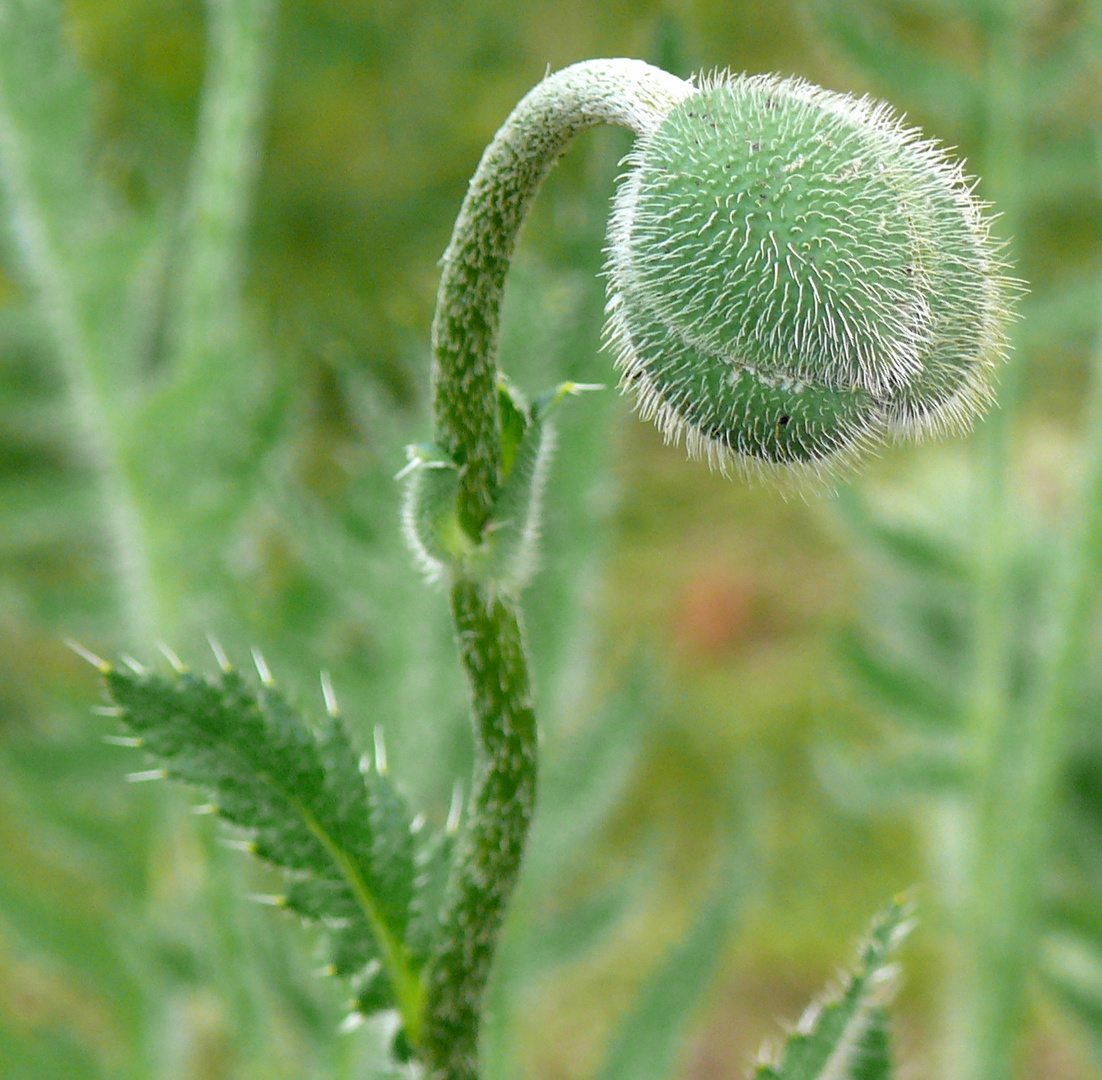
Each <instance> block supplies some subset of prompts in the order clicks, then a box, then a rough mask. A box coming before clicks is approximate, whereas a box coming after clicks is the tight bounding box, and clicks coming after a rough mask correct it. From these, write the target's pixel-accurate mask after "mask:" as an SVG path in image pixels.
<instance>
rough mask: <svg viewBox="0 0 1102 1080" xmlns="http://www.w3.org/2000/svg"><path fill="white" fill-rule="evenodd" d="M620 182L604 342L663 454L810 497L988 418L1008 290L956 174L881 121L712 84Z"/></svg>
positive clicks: (766, 85) (869, 107)
mask: <svg viewBox="0 0 1102 1080" xmlns="http://www.w3.org/2000/svg"><path fill="white" fill-rule="evenodd" d="M625 163H626V166H627V168H626V172H625V173H624V175H623V176H622V178H621V180H620V183H619V186H618V190H617V194H616V199H615V202H614V206H613V211H612V215H611V219H610V224H609V239H608V250H607V264H606V272H607V278H608V303H607V308H606V310H607V316H608V319H607V324H606V329H605V337H606V342H607V344H608V346H609V347H610V348H611V350H612V351H613V353H614V354H615V359H616V364H617V367H618V368H619V370H620V371H621V376H622V377H621V385H622V386H623V387H624V389H625V390H626V391H627V392H629V394H630V395H631V396H632V397H633V398H634V401H635V404H636V408H637V410H638V411H639V413H640V415H641V416H643V417H644V418H647V419H652V420H654V421H655V423H656V424H657V426H658V427H659V428H660V430H661V431H662V433H663V435H664V436H665V437H666V439H667V440H668V441H672V442H682V441H683V442H684V443H685V446H686V448H687V450H688V452H689V454H690V455H691V456H693V457H699V458H704V459H705V460H707V461H708V462H709V464H710V465H712V466H713V467H715V468H718V469H720V470H721V471H724V472H727V471H729V470H730V469H732V468H734V469H736V470H738V471H740V472H741V473H743V474H745V475H748V476H749V477H750V478H770V479H779V480H781V481H782V483H784V482H794V483H795V485H796V486H797V487H800V486H806V484H805V482H811V483H814V482H817V481H821V480H822V479H823V478H826V479H830V478H832V477H835V476H837V475H838V474H839V473H843V472H847V471H849V470H850V468H851V467H852V465H853V464H854V463H855V462H856V461H857V460H858V459H859V458H861V457H863V456H864V455H866V454H868V453H869V452H872V451H875V450H876V448H877V447H880V446H883V445H885V444H888V443H892V442H897V441H901V440H912V439H920V438H925V437H927V436H934V435H940V434H943V433H949V432H962V431H965V430H967V429H968V427H970V425H971V423H972V422H973V420H974V419H975V417H976V416H977V415H978V414H979V413H980V412H981V411H982V410H983V409H984V408H986V407H987V406H988V405H990V403H991V401H992V397H993V392H992V385H993V382H994V378H995V374H996V372H997V369H998V367H999V365H1000V363H1001V362H1002V360H1003V359H1004V357H1005V353H1006V349H1007V339H1006V324H1007V322H1008V319H1009V317H1010V316H1009V308H1010V304H1011V301H1012V300H1013V299H1014V298H1015V295H1016V294H1017V293H1018V292H1019V291H1020V286H1019V284H1018V283H1016V282H1014V281H1012V280H1010V279H1009V278H1007V277H1006V276H1005V274H1004V271H1005V266H1004V264H1003V262H1002V260H1001V257H1000V249H999V246H998V245H997V244H996V243H995V242H993V241H992V239H991V237H990V235H989V221H988V220H987V218H986V216H985V214H984V211H985V209H986V208H985V207H984V205H983V204H981V203H980V202H978V201H977V200H976V199H975V197H974V195H973V190H972V185H971V184H970V182H969V181H968V180H967V179H966V178H965V176H964V174H963V171H962V168H961V166H960V165H959V164H958V163H956V162H954V161H953V160H952V159H951V158H950V157H949V155H948V154H947V153H946V151H945V150H943V149H942V148H941V147H940V146H939V145H937V144H936V143H934V142H933V141H931V140H928V139H926V138H924V137H923V136H922V135H921V133H919V132H918V131H917V130H915V129H913V128H908V127H906V126H904V125H903V123H902V122H901V121H900V120H899V119H898V118H897V117H896V115H895V114H894V113H893V112H892V110H891V109H890V108H889V107H888V106H887V105H884V104H882V103H878V102H874V101H872V100H871V99H869V98H854V97H851V96H849V95H846V94H839V93H834V92H832V91H828V90H823V89H820V88H819V87H816V86H813V85H811V84H810V83H807V82H804V81H802V80H800V79H785V78H781V77H778V76H773V75H755V76H734V75H730V74H726V73H720V74H716V75H712V76H709V77H706V78H704V79H702V80H701V81H700V83H699V85H698V87H697V89H696V91H695V92H694V93H693V94H690V95H689V96H688V97H686V98H685V99H684V100H682V101H681V102H680V103H678V104H677V105H676V106H674V107H673V108H671V109H670V110H669V112H668V113H667V115H666V117H665V119H664V120H663V122H662V123H661V124H660V125H659V126H658V127H657V128H655V129H654V130H653V131H651V132H649V133H644V134H642V135H641V136H640V138H639V139H638V140H637V142H636V145H635V148H634V149H633V150H632V151H631V153H630V154H629V155H628V157H627V158H626V159H625Z"/></svg>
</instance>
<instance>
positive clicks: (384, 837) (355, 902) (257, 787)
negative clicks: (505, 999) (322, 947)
mask: <svg viewBox="0 0 1102 1080" xmlns="http://www.w3.org/2000/svg"><path fill="white" fill-rule="evenodd" d="M105 678H106V681H107V686H108V690H109V693H110V695H111V698H112V699H113V701H114V702H115V704H116V705H117V706H118V708H119V709H120V710H121V719H122V721H123V722H124V723H125V724H126V725H127V726H128V727H129V728H130V730H131V731H133V732H134V733H135V734H136V735H138V736H139V737H140V738H141V740H142V745H143V747H144V748H145V750H146V751H147V752H148V753H149V754H150V755H151V756H152V757H153V758H154V759H155V760H156V761H157V762H159V763H160V764H162V765H163V766H164V769H165V772H166V773H167V774H168V775H170V776H173V777H176V778H178V779H181V780H184V781H185V782H187V783H189V784H192V785H194V786H195V787H198V788H200V789H201V790H203V791H204V792H205V793H206V795H207V796H208V797H209V798H210V799H211V801H212V803H213V805H214V806H215V808H216V810H217V812H218V813H219V815H221V816H222V817H223V818H225V819H226V820H227V821H229V822H231V823H233V824H234V825H237V826H240V827H241V828H243V829H246V830H248V832H249V834H250V836H251V838H252V840H251V847H252V849H253V850H254V851H255V852H256V854H257V855H259V856H260V857H261V858H263V859H265V860H266V861H267V862H270V863H271V864H273V865H274V866H277V867H279V868H281V869H283V870H285V871H288V872H291V874H292V879H291V881H290V882H289V885H288V889H287V894H286V896H285V897H284V898H283V900H282V902H283V905H284V906H285V907H287V908H288V909H289V910H292V911H295V912H297V913H298V914H300V915H302V916H303V917H305V918H308V919H311V920H313V921H317V922H320V923H321V924H322V925H323V926H326V927H327V928H328V930H329V934H330V943H331V951H332V968H333V970H334V972H335V973H338V974H340V975H344V976H353V977H354V978H356V979H358V980H359V982H360V983H362V984H363V985H362V986H360V985H359V984H358V983H357V984H355V990H356V999H357V1001H358V1002H359V1003H361V1004H362V1005H363V1004H365V1003H366V1005H370V1007H371V1008H372V1009H377V1008H390V1007H397V1008H398V1009H399V1011H400V1013H401V1015H402V1018H403V1021H404V1023H405V1024H406V1026H407V1027H409V1028H411V1029H412V1030H413V1031H416V1029H417V1026H418V1024H419V1023H420V1007H421V996H420V995H421V988H420V982H419V978H418V972H417V970H416V968H415V966H414V963H413V960H412V957H411V955H410V950H409V948H408V946H407V945H406V943H405V940H404V931H405V928H406V923H407V921H408V910H409V902H410V898H411V896H412V891H413V861H412V842H411V840H410V829H409V814H408V810H407V809H406V807H405V802H404V800H403V799H402V798H401V796H400V795H399V794H398V793H397V792H396V791H395V789H394V787H393V784H392V783H391V782H390V780H389V779H388V778H387V777H386V776H385V775H384V774H382V773H380V772H379V770H378V769H377V768H375V769H370V770H363V771H362V770H361V768H360V765H359V758H358V755H357V754H356V753H355V751H354V749H353V747H352V745H351V742H350V740H349V738H348V734H347V731H346V730H345V728H344V725H343V724H342V723H341V722H340V721H339V720H338V719H337V718H336V717H332V716H331V717H328V718H327V720H326V721H325V722H324V723H323V724H322V725H321V726H320V727H319V729H318V730H317V731H312V730H310V729H308V728H307V727H306V726H305V725H304V724H303V723H302V722H301V720H300V719H299V718H298V716H297V715H296V713H295V712H294V711H293V710H292V709H291V708H290V706H289V705H288V703H287V702H286V700H285V699H284V698H283V697H282V695H280V694H279V693H278V692H276V691H275V690H274V689H273V688H271V687H270V686H265V687H263V688H262V689H261V690H260V691H259V692H258V693H256V692H254V691H253V690H252V689H251V688H250V686H249V685H248V684H247V683H246V682H245V680H244V679H243V678H242V677H241V676H240V675H238V674H237V673H236V672H234V671H227V672H224V673H223V674H222V675H221V676H219V677H218V678H216V679H207V678H203V677H200V676H196V675H192V674H190V673H182V674H179V675H176V676H174V677H171V678H169V677H164V676H162V675H159V674H132V673H130V672H127V671H117V670H114V669H111V670H109V671H107V672H106V675H105ZM378 971H381V972H382V976H381V978H380V977H379V975H378V974H377V972H378Z"/></svg>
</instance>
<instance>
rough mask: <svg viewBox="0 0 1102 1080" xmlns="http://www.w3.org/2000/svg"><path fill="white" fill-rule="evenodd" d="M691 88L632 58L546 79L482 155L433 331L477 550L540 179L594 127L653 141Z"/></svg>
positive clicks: (438, 397) (436, 380) (442, 409)
mask: <svg viewBox="0 0 1102 1080" xmlns="http://www.w3.org/2000/svg"><path fill="white" fill-rule="evenodd" d="M692 89H693V88H692V86H691V85H690V84H689V83H687V82H685V81H684V80H682V79H678V78H676V77H675V76H673V75H670V74H668V73H666V72H664V71H660V70H659V69H658V68H655V67H651V66H650V65H649V64H644V63H643V62H642V61H639V60H589V61H586V62H585V63H581V64H574V65H573V66H572V67H568V68H565V69H564V70H562V71H560V72H558V73H557V74H555V75H553V76H551V77H550V78H547V79H544V81H543V82H541V83H540V84H539V85H538V86H537V87H535V89H533V90H532V91H531V93H529V94H528V95H527V96H526V97H525V98H524V99H523V100H522V101H521V102H520V104H519V105H518V106H517V107H516V108H515V109H514V110H513V113H512V115H511V116H510V117H509V119H508V120H506V121H505V124H504V125H503V126H502V128H501V130H500V131H499V132H498V133H497V135H496V136H495V137H494V140H493V142H492V143H490V145H489V146H488V147H487V149H486V152H485V153H484V154H483V155H482V161H481V162H480V163H479V166H478V171H477V172H476V173H475V174H474V177H473V179H472V180H471V184H470V188H469V190H468V191H467V197H466V199H464V201H463V207H462V209H461V210H460V212H459V217H458V219H457V220H456V223H455V231H454V232H453V233H452V238H451V243H450V244H449V245H448V249H447V251H445V252H444V258H443V273H442V274H441V278H440V289H439V292H438V294H437V301H436V317H435V319H434V320H433V327H432V345H433V388H434V415H435V420H436V440H437V443H438V444H439V445H440V446H442V447H444V448H445V449H447V450H448V451H449V452H450V453H451V454H452V456H453V457H454V458H455V460H456V461H457V462H458V463H459V464H460V465H462V466H465V468H464V470H463V475H462V478H461V481H460V494H459V514H460V520H461V521H462V523H463V525H464V527H465V528H466V529H467V531H468V532H469V533H470V534H471V537H472V538H473V539H475V540H477V539H478V538H479V533H480V530H481V528H482V526H483V524H484V523H485V521H486V518H487V516H488V514H489V512H490V508H491V507H492V506H493V502H494V497H495V495H496V494H497V488H498V484H499V482H500V476H499V472H500V457H501V434H500V425H499V419H498V414H497V395H496V389H495V382H496V377H497V367H496V363H495V355H496V352H497V338H498V327H499V323H500V314H501V298H502V293H503V291H504V286H505V274H506V271H507V270H508V269H509V263H510V261H511V260H512V257H513V251H514V249H515V247H516V239H517V234H518V232H519V231H520V227H521V225H522V224H523V222H524V218H525V216H526V215H527V213H528V208H529V206H530V205H531V203H532V200H533V199H534V198H535V195H536V192H537V191H538V190H539V187H540V184H541V183H542V181H543V179H544V177H545V176H546V175H547V174H548V172H550V171H551V167H552V166H553V165H554V164H555V162H556V161H557V160H558V159H559V157H560V156H561V155H562V153H563V151H564V150H565V149H566V147H567V146H568V145H569V143H570V141H571V140H572V139H573V138H574V136H575V135H577V134H578V133H579V132H581V131H584V130H585V129H586V128H590V127H594V126H596V125H597V124H614V125H617V126H619V127H626V128H630V129H631V130H632V131H634V132H635V133H636V134H637V135H641V134H645V133H647V132H649V131H653V130H654V128H656V127H657V126H658V124H659V123H661V120H662V118H663V116H665V115H666V113H667V112H668V111H669V110H670V109H671V108H672V107H673V106H674V105H675V104H676V103H677V102H678V101H680V100H682V99H683V98H684V97H685V96H686V95H687V94H689V93H691V92H692Z"/></svg>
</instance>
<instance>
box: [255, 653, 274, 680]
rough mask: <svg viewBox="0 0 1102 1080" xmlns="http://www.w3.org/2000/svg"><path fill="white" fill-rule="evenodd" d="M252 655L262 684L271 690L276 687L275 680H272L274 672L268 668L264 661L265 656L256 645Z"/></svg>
mask: <svg viewBox="0 0 1102 1080" xmlns="http://www.w3.org/2000/svg"><path fill="white" fill-rule="evenodd" d="M252 655H253V666H254V667H255V668H256V673H257V675H258V676H259V678H260V681H261V683H263V685H264V686H266V687H268V688H269V689H270V688H271V687H273V686H275V679H273V678H272V672H271V669H270V668H269V667H268V662H267V661H266V660H265V659H264V654H263V653H262V652H261V651H260V649H258V648H257V647H256V646H255V645H254V646H253V648H252Z"/></svg>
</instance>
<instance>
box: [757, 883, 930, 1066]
mask: <svg viewBox="0 0 1102 1080" xmlns="http://www.w3.org/2000/svg"><path fill="white" fill-rule="evenodd" d="M909 916H910V905H909V904H907V903H905V902H902V901H896V902H895V903H893V904H892V905H891V907H889V908H888V910H887V911H886V912H884V914H882V915H881V916H880V917H879V918H878V919H877V920H876V922H875V923H874V924H873V927H872V930H871V931H870V933H869V936H868V938H867V940H866V941H865V943H864V944H863V945H862V947H861V949H860V951H859V954H858V962H857V967H856V969H855V970H854V972H853V973H852V974H851V975H850V976H849V978H848V979H847V981H846V983H845V985H844V986H843V988H842V989H841V991H840V992H839V993H837V994H836V995H834V996H832V997H828V998H826V999H824V1000H820V1001H817V1002H815V1003H813V1004H812V1005H811V1006H810V1008H809V1009H808V1010H807V1011H806V1012H805V1013H804V1015H803V1018H802V1019H801V1020H800V1023H799V1025H798V1026H797V1027H796V1029H795V1030H794V1031H793V1032H792V1033H791V1034H790V1035H789V1036H788V1038H787V1039H786V1041H785V1043H784V1045H783V1046H782V1047H781V1049H780V1051H779V1052H778V1053H777V1054H776V1055H773V1060H771V1061H769V1062H765V1063H763V1064H761V1065H759V1066H758V1068H757V1069H756V1070H755V1072H754V1080H889V1078H890V1076H891V1059H890V1054H889V1047H888V1038H887V1021H886V1017H885V1014H884V1005H885V1001H886V998H887V997H888V996H889V995H890V993H891V990H892V984H893V982H894V966H893V964H892V956H893V954H894V953H895V950H896V948H897V947H898V945H899V943H900V942H901V941H902V939H903V937H904V936H905V935H906V933H907V931H908V930H909V928H910V918H909Z"/></svg>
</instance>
